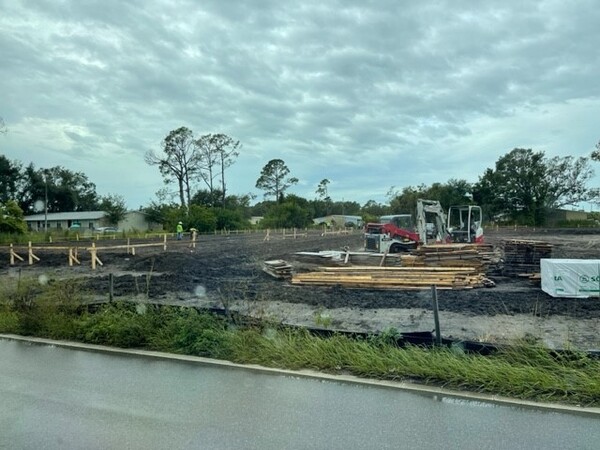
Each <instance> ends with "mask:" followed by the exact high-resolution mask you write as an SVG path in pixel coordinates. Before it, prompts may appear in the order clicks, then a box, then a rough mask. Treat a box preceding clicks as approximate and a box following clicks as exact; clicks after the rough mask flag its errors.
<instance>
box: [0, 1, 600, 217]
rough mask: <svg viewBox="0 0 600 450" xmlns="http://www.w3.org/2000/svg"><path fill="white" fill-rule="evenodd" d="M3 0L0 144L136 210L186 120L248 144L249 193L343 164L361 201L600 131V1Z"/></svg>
mask: <svg viewBox="0 0 600 450" xmlns="http://www.w3.org/2000/svg"><path fill="white" fill-rule="evenodd" d="M0 9H1V10H2V11H3V14H2V16H0V54H1V55H2V58H3V64H2V65H0V79H2V80H3V81H2V90H0V116H2V117H4V119H5V121H6V122H7V125H8V126H9V129H10V130H11V132H10V133H9V134H8V135H7V136H5V137H4V138H2V141H0V151H1V152H3V153H4V154H7V155H8V156H9V157H11V158H15V159H19V160H21V161H23V162H26V163H28V162H30V161H33V162H34V163H35V164H36V165H41V166H49V165H57V164H60V165H68V164H71V165H73V166H74V167H73V168H74V169H76V170H80V171H83V172H85V173H86V174H88V176H89V177H90V179H91V180H92V181H94V182H95V183H96V185H97V186H98V189H99V191H103V192H102V193H108V192H114V193H121V194H123V195H125V197H126V198H128V201H129V203H130V206H132V207H135V206H138V205H139V204H142V203H145V202H148V201H149V200H150V199H151V198H152V196H153V194H154V192H155V191H156V190H157V189H158V188H160V187H161V179H160V176H159V174H158V173H157V171H156V170H155V169H154V168H150V167H148V166H145V164H144V163H143V154H144V152H145V151H146V150H148V149H158V148H159V146H160V142H161V140H162V139H163V138H164V137H165V136H166V135H167V133H168V132H169V131H170V130H172V129H175V128H177V127H179V126H188V127H190V128H192V129H193V130H194V131H195V133H196V134H198V135H201V134H205V133H211V132H224V133H227V134H230V135H231V136H233V137H235V138H236V139H239V140H240V141H241V142H242V144H243V146H244V148H243V152H242V154H241V155H240V158H239V160H238V163H237V164H236V165H234V166H233V167H232V168H231V175H230V176H231V180H229V182H228V184H229V186H230V188H231V189H232V190H233V191H235V192H238V193H245V192H249V191H254V192H256V191H255V189H254V184H255V181H256V179H257V178H258V176H259V173H260V169H261V168H262V166H263V165H264V164H265V163H266V162H267V161H268V160H269V159H273V158H281V159H283V160H285V161H286V163H288V165H289V167H290V168H291V169H292V172H293V174H294V175H296V176H298V177H299V178H301V179H302V184H301V185H300V186H299V187H298V188H297V190H298V193H299V194H300V195H307V196H309V197H310V196H313V195H314V189H315V187H316V185H317V183H318V182H319V181H320V180H321V179H322V178H328V179H330V180H332V185H331V190H332V195H333V196H334V198H342V197H343V198H345V199H355V200H357V201H359V202H365V201H366V200H368V199H370V198H375V199H376V200H378V201H383V200H384V196H385V192H387V190H388V189H389V187H390V186H392V185H395V186H405V185H417V184H420V183H426V184H429V183H432V182H435V181H446V180H448V179H449V178H466V179H468V180H469V181H475V180H476V179H477V176H478V175H479V174H481V173H482V172H483V171H484V170H485V168H486V167H491V166H493V164H494V162H495V160H496V159H497V158H498V157H499V156H501V155H502V154H504V153H505V152H507V151H509V150H511V149H512V148H513V147H517V146H539V147H538V148H536V149H537V150H545V151H547V152H548V153H549V154H552V155H554V154H559V155H567V154H574V155H585V154H587V153H589V152H590V150H591V149H592V148H593V145H594V144H595V142H597V141H598V139H599V138H600V136H598V131H597V125H594V122H593V121H592V120H588V119H586V117H587V116H586V115H585V114H587V115H589V114H591V113H593V112H596V113H597V112H598V110H599V109H600V84H598V83H597V74H598V73H599V72H600V53H599V52H598V51H597V49H598V48H599V47H600V31H599V30H598V23H600V10H599V9H598V8H596V7H595V4H594V2H592V1H591V0H589V1H577V2H560V1H554V0H548V1H541V2H533V3H525V4H523V3H522V2H517V1H507V2H502V3H499V4H494V3H489V2H477V3H473V2H470V1H469V2H467V1H458V2H457V1H436V2H426V3H422V2H396V1H391V0H390V1H387V2H365V1H341V0H340V1H321V2H311V1H308V2H300V3H296V4H294V3H292V4H290V3H289V2H288V3H282V2H276V1H269V0H263V1H256V2H251V3H250V2H248V3H243V4H236V5H235V7H233V6H232V5H231V4H230V3H227V2H221V1H216V0H215V1H203V2H196V1H192V0H188V1H181V0H179V1H158V0H156V1H137V2H125V3H123V2H117V1H102V2H100V1H86V2H78V1H74V0H71V1H63V2H55V1H49V0H47V1H40V0H38V1H35V2H25V1H14V0H13V1H9V0H0ZM584 112H585V114H584ZM596 115H597V114H596ZM596 183H598V181H597V179H596ZM257 193H258V192H257Z"/></svg>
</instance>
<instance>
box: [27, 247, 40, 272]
mask: <svg viewBox="0 0 600 450" xmlns="http://www.w3.org/2000/svg"><path fill="white" fill-rule="evenodd" d="M27 256H28V257H29V265H30V266H31V265H32V264H33V260H34V259H35V260H36V261H39V260H40V258H38V257H37V256H35V255H34V254H33V247H31V241H29V245H28V246H27Z"/></svg>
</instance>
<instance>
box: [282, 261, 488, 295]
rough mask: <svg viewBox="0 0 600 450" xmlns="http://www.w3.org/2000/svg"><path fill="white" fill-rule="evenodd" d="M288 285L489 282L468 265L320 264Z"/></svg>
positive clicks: (484, 284) (463, 286)
mask: <svg viewBox="0 0 600 450" xmlns="http://www.w3.org/2000/svg"><path fill="white" fill-rule="evenodd" d="M292 284H305V285H306V284H311V285H319V286H331V285H340V286H344V287H349V288H367V289H413V290H414V289H429V288H430V287H431V286H432V285H435V286H437V288H438V289H473V288H477V287H491V286H493V285H494V284H493V282H492V281H490V280H489V279H487V278H486V277H485V276H484V275H483V274H482V273H481V272H480V271H478V270H476V269H473V268H470V267H378V266H362V267H358V266H357V267H321V268H320V269H319V270H318V271H315V272H307V273H299V274H294V275H293V276H292Z"/></svg>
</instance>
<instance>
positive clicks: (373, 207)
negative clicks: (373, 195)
mask: <svg viewBox="0 0 600 450" xmlns="http://www.w3.org/2000/svg"><path fill="white" fill-rule="evenodd" d="M415 207H416V203H415ZM361 213H362V215H363V218H369V219H371V218H373V219H376V218H377V217H380V216H385V215H387V214H390V208H389V206H387V205H384V204H381V203H377V202H376V201H375V200H369V201H368V202H367V203H365V204H364V205H363V206H362V208H361ZM372 221H374V220H368V221H366V220H365V223H367V222H372Z"/></svg>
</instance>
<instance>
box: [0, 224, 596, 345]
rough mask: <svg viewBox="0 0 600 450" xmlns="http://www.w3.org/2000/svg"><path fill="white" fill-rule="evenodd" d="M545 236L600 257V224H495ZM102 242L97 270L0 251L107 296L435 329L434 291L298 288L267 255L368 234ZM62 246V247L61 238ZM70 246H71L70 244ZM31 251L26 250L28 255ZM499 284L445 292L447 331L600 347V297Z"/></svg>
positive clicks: (303, 319)
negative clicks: (132, 248) (275, 273)
mask: <svg viewBox="0 0 600 450" xmlns="http://www.w3.org/2000/svg"><path fill="white" fill-rule="evenodd" d="M512 238H524V239H533V240H541V241H544V242H549V243H551V244H553V245H554V247H553V254H552V256H553V257H555V258H594V259H597V258H600V231H594V230H591V231H590V230H558V231H557V230H552V231H548V230H533V229H529V230H518V231H516V230H502V231H494V230H486V240H487V242H488V243H493V244H499V243H501V241H502V240H503V239H512ZM123 243H124V242H122V241H118V240H116V241H112V240H110V241H100V242H98V244H97V245H98V246H99V247H100V249H99V252H98V255H99V257H100V259H101V260H102V262H103V266H99V267H98V268H97V270H95V271H92V270H91V268H90V265H91V264H90V256H89V253H88V252H86V251H82V250H80V253H79V254H80V257H81V265H80V266H74V267H68V266H67V252H66V251H54V252H49V251H46V250H39V251H36V254H37V256H38V257H40V261H39V262H36V263H35V264H34V265H32V266H29V265H27V263H26V261H25V262H24V263H23V262H18V264H16V265H15V266H10V265H9V263H8V262H9V257H8V250H7V248H5V247H3V248H0V282H2V280H3V279H4V280H6V279H7V277H18V276H33V277H39V279H40V280H43V281H44V282H46V281H47V280H52V279H58V278H66V277H78V278H81V279H82V280H83V283H84V286H85V288H86V289H87V290H88V291H89V292H90V293H91V295H93V296H94V297H95V298H96V299H99V300H100V299H106V298H107V297H108V279H109V274H113V276H114V295H115V297H116V298H117V299H118V298H123V297H129V298H131V297H135V298H136V299H137V301H141V302H143V301H150V302H154V303H164V304H176V305H182V306H197V307H217V308H222V307H227V308H229V309H230V310H235V311H239V312H241V313H243V314H248V315H252V316H257V317H262V318H267V319H271V320H275V321H283V322H286V323H290V324H296V325H306V326H321V327H329V328H333V329H342V330H349V331H367V332H376V331H382V330H385V329H387V328H390V327H394V328H396V329H398V330H399V331H401V332H412V331H431V330H433V327H434V326H433V323H434V320H433V313H432V310H431V293H430V291H429V290H424V291H391V290H365V289H346V288H342V287H339V286H335V287H313V286H297V285H292V284H290V283H289V282H288V281H284V280H278V279H275V278H273V277H271V276H270V275H267V274H266V273H264V272H263V271H262V265H263V262H264V261H265V260H271V259H284V260H286V261H288V262H290V263H291V264H292V265H293V266H294V267H296V265H297V266H298V267H300V265H301V264H300V262H299V260H298V258H297V257H296V255H295V253H296V252H298V251H321V250H340V249H342V248H344V247H347V248H349V249H350V250H356V251H360V250H362V235H361V233H360V232H355V233H354V234H350V235H328V236H321V235H320V234H319V233H317V232H313V233H309V235H308V236H302V237H298V238H296V239H293V238H289V237H288V238H285V239H284V238H283V236H281V235H273V236H271V239H270V240H269V241H266V242H265V241H264V234H263V233H256V234H244V235H229V236H222V235H214V236H212V235H211V236H201V237H200V239H199V242H198V244H197V247H196V248H191V246H190V241H189V240H187V241H186V240H184V241H175V240H169V241H168V249H167V251H166V252H165V251H163V250H162V247H150V248H138V249H137V250H136V255H135V256H132V255H128V254H127V253H126V251H125V250H117V251H114V250H113V251H108V250H103V249H102V248H101V247H102V246H104V245H114V244H123ZM57 245H61V244H57ZM62 245H64V244H62ZM20 254H21V255H22V256H25V257H26V252H22V251H21V252H20ZM490 278H492V279H494V281H495V282H496V287H495V288H480V289H472V290H461V291H439V292H438V300H439V308H440V323H441V329H442V334H443V335H444V336H445V337H452V338H458V339H465V340H475V341H485V342H505V341H506V340H510V339H515V338H522V337H525V336H527V337H531V338H537V339H539V340H541V341H542V342H544V343H545V344H546V345H548V346H550V347H553V348H565V347H568V346H573V347H575V348H580V349H585V350H591V349H600V333H599V332H600V299H598V298H591V299H559V298H553V297H550V296H549V295H547V294H545V293H544V292H543V291H542V290H541V289H540V288H539V286H535V285H533V284H532V283H531V282H529V281H528V280H524V279H518V278H517V279H515V278H506V277H500V276H490Z"/></svg>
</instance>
